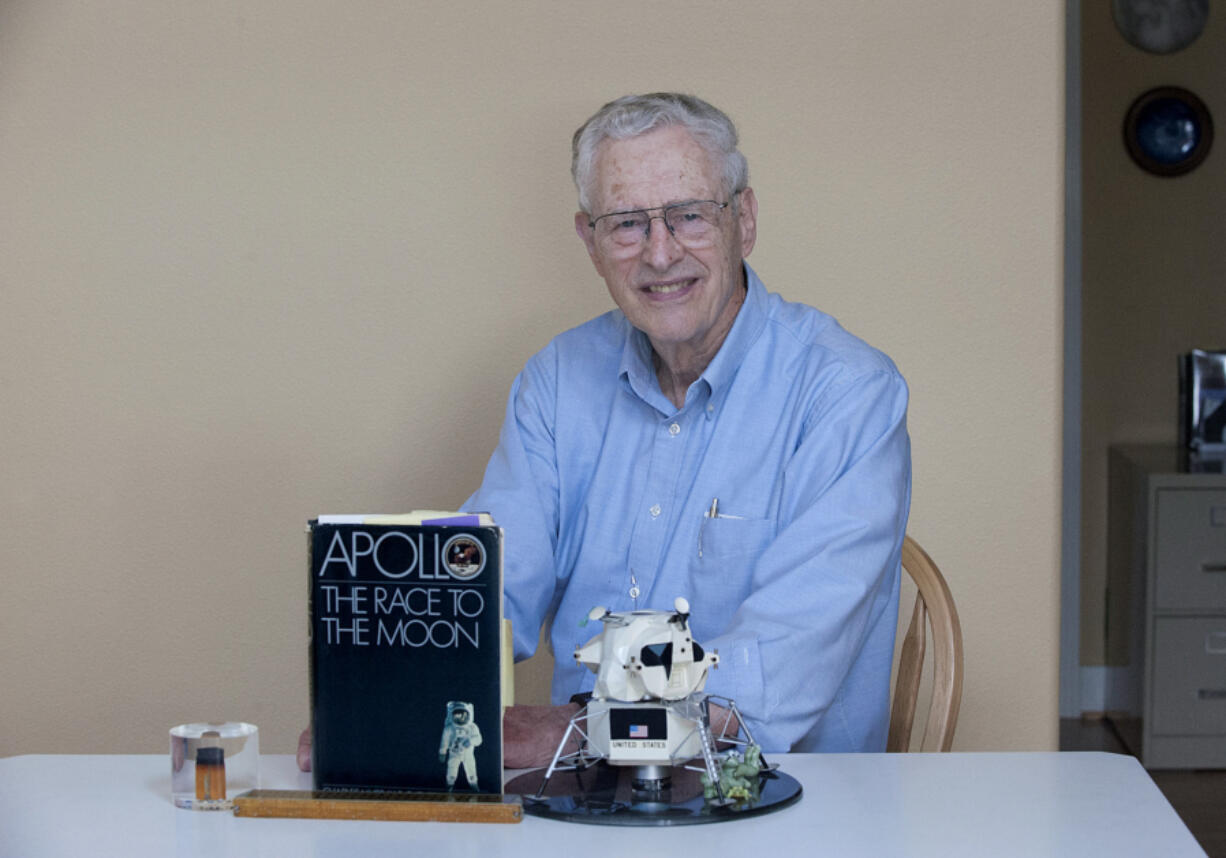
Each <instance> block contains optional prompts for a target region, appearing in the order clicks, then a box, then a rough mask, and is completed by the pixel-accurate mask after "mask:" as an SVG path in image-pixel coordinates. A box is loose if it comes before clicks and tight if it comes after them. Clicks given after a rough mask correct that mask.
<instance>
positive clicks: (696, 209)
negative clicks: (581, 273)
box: [588, 200, 728, 253]
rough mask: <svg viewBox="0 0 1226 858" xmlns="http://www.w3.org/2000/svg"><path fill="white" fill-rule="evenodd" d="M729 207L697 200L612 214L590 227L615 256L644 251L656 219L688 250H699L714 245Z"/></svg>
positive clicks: (599, 242)
mask: <svg viewBox="0 0 1226 858" xmlns="http://www.w3.org/2000/svg"><path fill="white" fill-rule="evenodd" d="M726 208H728V203H717V202H716V201H715V200H694V201H691V202H685V203H673V204H671V205H667V206H656V207H655V208H651V209H634V210H632V211H625V212H610V213H609V214H604V215H601V216H600V217H598V218H596V219H595V220H592V221H589V222H588V226H590V227H591V228H592V229H593V230H594V231H595V233H596V241H597V243H598V244H600V246H601V247H602V248H603V249H604V250H606V251H609V252H612V253H626V252H627V251H631V250H637V249H639V248H641V247H642V246H643V245H644V244H645V243H646V242H647V240H648V239H649V238H650V237H651V222H652V221H653V220H656V219H657V218H658V219H660V220H662V221H664V226H666V227H667V228H668V233H669V235H671V236H672V237H673V238H675V239H677V241H679V242H681V243H682V244H684V245H685V246H686V247H689V248H699V247H705V246H707V245H710V244H712V243H714V241H715V236H716V235H717V234H718V232H719V216H720V213H721V212H722V211H723V210H724V209H726ZM652 212H659V214H652Z"/></svg>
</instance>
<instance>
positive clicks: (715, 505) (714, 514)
mask: <svg viewBox="0 0 1226 858" xmlns="http://www.w3.org/2000/svg"><path fill="white" fill-rule="evenodd" d="M708 518H730V519H744V516H740V515H728V514H727V513H723V512H720V511H719V498H711V508H710V509H709V510H707V511H706V512H704V513H703V514H702V521H701V522H699V524H698V556H699V557H702V531H703V528H705V527H706V526H707V519H708Z"/></svg>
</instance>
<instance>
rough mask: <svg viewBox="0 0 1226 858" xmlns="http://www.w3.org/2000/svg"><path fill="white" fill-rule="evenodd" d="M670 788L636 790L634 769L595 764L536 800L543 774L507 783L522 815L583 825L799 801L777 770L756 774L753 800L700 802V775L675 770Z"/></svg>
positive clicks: (705, 817)
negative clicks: (521, 807)
mask: <svg viewBox="0 0 1226 858" xmlns="http://www.w3.org/2000/svg"><path fill="white" fill-rule="evenodd" d="M668 773H669V775H670V777H669V781H671V785H670V786H669V787H667V788H666V789H662V790H658V791H653V790H643V789H636V788H635V784H634V779H635V768H634V767H633V766H610V765H609V764H608V763H605V762H603V761H602V762H599V763H597V764H596V765H594V766H590V767H588V768H586V769H584V770H582V771H567V772H554V774H553V777H552V778H550V779H549V786H548V787H547V788H546V790H545V795H544V796H542V797H539V798H538V797H537V796H536V792H537V790H539V789H540V787H541V781H542V780H544V777H545V772H544V770H543V769H538V770H537V771H534V772H529V773H527V774H523V775H520V776H519V777H517V778H515V779H513V780H512V781H511V782H510V783H508V784H507V785H506V792H509V793H518V794H520V795H521V796H522V798H523V802H524V813H528V814H531V815H532V816H543V817H546V818H548V819H562V820H565V821H567V822H582V823H585V824H587V825H702V824H705V823H709V822H728V821H730V820H734V819H743V818H745V817H749V816H760V815H761V814H764V813H773V812H774V811H776V810H782V809H783V808H785V807H787V806H789V805H792V804H795V803H796V802H797V801H799V800H800V793H801V786H800V782H799V781H797V780H796V778H794V777H792V776H791V775H787V774H784V773H783V772H780V771H768V772H762V774H760V775H759V776H758V783H759V790H758V798H757V799H756V800H745V801H737V802H732V803H729V804H724V805H720V804H716V803H713V802H709V801H707V800H705V799H704V798H703V795H702V782H701V781H700V780H699V779H698V778H699V773H698V772H693V771H689V770H688V769H683V768H680V767H678V766H673V767H671V768H670V769H668Z"/></svg>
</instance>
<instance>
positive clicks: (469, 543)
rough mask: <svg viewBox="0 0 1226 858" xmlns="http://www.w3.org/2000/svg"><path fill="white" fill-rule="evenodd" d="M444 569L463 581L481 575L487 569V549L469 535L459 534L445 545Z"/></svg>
mask: <svg viewBox="0 0 1226 858" xmlns="http://www.w3.org/2000/svg"><path fill="white" fill-rule="evenodd" d="M443 567H444V568H446V570H447V572H448V574H450V575H451V577H452V578H459V579H460V580H461V581H465V580H467V579H469V578H473V577H475V576H477V575H480V574H481V570H482V569H484V568H485V548H484V547H482V545H481V543H480V542H478V541H477V540H476V539H474V538H473V537H471V536H469V535H468V534H467V533H461V534H457V535H456V536H453V537H451V539H448V540H447V541H446V542H445V543H443Z"/></svg>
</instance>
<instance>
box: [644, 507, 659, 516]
mask: <svg viewBox="0 0 1226 858" xmlns="http://www.w3.org/2000/svg"><path fill="white" fill-rule="evenodd" d="M647 511H648V512H649V513H651V517H652V518H656V517H658V516H659V515H660V505H659V504H656V505H655V506H653V507H652V508H651V509H649V510H647Z"/></svg>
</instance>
